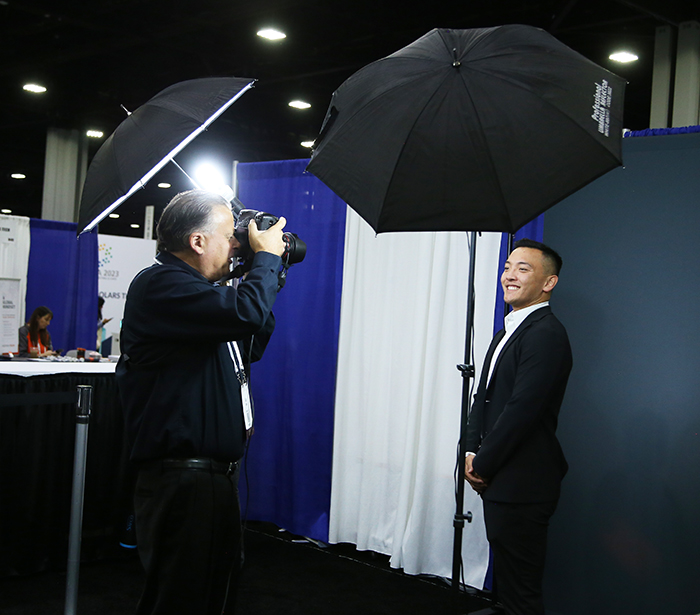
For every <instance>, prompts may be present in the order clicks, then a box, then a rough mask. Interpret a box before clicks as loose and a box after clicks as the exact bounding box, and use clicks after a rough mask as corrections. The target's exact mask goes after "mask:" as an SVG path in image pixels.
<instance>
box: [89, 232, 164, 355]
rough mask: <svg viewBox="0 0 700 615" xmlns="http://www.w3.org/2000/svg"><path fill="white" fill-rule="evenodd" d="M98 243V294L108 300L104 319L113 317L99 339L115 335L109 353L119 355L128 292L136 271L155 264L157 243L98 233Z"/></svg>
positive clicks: (104, 310) (103, 313)
mask: <svg viewBox="0 0 700 615" xmlns="http://www.w3.org/2000/svg"><path fill="white" fill-rule="evenodd" d="M97 243H98V257H99V264H98V289H99V296H100V297H102V298H104V300H105V303H104V306H103V307H102V318H111V319H112V320H110V321H109V322H108V323H107V324H106V325H105V326H104V329H103V330H98V332H97V334H98V339H99V341H100V342H103V341H105V340H108V339H109V338H112V348H111V350H110V354H119V344H118V339H119V330H120V329H121V322H122V317H123V316H124V304H125V303H126V293H127V291H128V290H129V285H130V284H131V280H133V279H134V277H135V276H136V274H137V273H138V272H139V271H141V270H142V269H145V268H146V267H149V266H150V265H152V264H153V258H154V257H155V255H156V242H155V240H153V239H139V238H135V237H117V236H116V235H98V236H97ZM97 341H98V340H96V342H97Z"/></svg>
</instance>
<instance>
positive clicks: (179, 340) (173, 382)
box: [116, 252, 281, 461]
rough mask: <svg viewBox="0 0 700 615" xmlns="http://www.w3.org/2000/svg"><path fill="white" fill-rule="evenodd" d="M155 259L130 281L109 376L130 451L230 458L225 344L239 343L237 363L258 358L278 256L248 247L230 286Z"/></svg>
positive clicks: (267, 328) (238, 443) (232, 380)
mask: <svg viewBox="0 0 700 615" xmlns="http://www.w3.org/2000/svg"><path fill="white" fill-rule="evenodd" d="M157 260H158V261H159V262H160V263H161V264H156V265H153V266H151V267H149V268H148V269H144V270H143V271H142V272H141V273H139V274H138V275H137V276H136V278H134V280H133V282H132V283H131V286H130V287H129V292H128V294H127V300H126V306H125V309H124V319H123V321H122V332H121V349H122V357H121V359H120V361H119V364H118V365H117V370H116V379H117V386H118V389H119V395H120V399H121V402H122V405H123V408H124V414H125V419H126V431H127V438H128V441H129V445H130V447H131V459H132V461H145V460H149V459H162V458H169V457H178V458H188V457H208V458H212V459H216V460H219V461H236V460H238V459H239V458H240V457H241V456H242V454H243V445H244V436H245V430H244V426H243V411H242V406H241V395H240V385H239V383H238V379H237V378H236V374H235V371H234V366H233V361H232V358H231V354H230V352H229V348H228V345H227V342H228V341H233V340H236V341H238V342H243V343H240V348H241V351H242V353H243V356H244V361H246V362H248V361H251V360H252V361H255V360H257V359H259V358H260V357H261V356H262V353H263V351H264V349H265V347H266V346H267V342H268V341H269V339H270V336H271V335H272V331H273V329H274V326H275V321H274V316H273V314H272V305H273V303H274V302H275V299H276V297H277V271H278V269H279V266H280V263H281V259H280V257H278V256H275V255H274V254H269V253H266V252H259V253H258V254H256V255H255V257H254V259H253V266H252V268H251V270H250V272H249V273H248V276H247V277H246V280H245V281H243V282H241V283H240V284H239V286H238V288H237V289H234V288H232V287H229V286H218V285H215V284H212V283H211V282H209V281H208V280H207V279H206V278H205V277H204V276H202V275H201V274H200V273H199V272H198V271H197V270H195V269H194V268H192V267H190V266H189V265H188V264H186V263H185V262H183V261H182V260H180V259H179V258H177V257H176V256H173V255H172V254H169V253H161V254H159V255H158V257H157ZM251 337H252V340H251Z"/></svg>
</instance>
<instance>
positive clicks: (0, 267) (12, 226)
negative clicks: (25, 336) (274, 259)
mask: <svg viewBox="0 0 700 615" xmlns="http://www.w3.org/2000/svg"><path fill="white" fill-rule="evenodd" d="M30 238H31V232H30V228H29V218H25V217H23V216H7V215H4V214H2V215H0V279H2V280H4V282H3V284H8V285H9V284H14V285H17V288H18V290H17V293H16V301H17V304H16V305H12V306H11V309H9V308H8V306H7V305H5V304H4V303H3V306H2V307H3V309H2V333H1V335H2V339H3V343H2V348H3V352H7V351H9V352H17V330H18V329H19V328H20V327H21V326H22V325H23V324H24V317H25V309H26V306H25V300H26V295H27V270H28V268H29V247H30ZM13 296H15V293H13ZM13 303H14V300H13ZM12 336H14V344H12V348H11V349H10V350H5V348H9V346H8V343H9V340H10V339H11V338H12ZM6 342H7V343H6Z"/></svg>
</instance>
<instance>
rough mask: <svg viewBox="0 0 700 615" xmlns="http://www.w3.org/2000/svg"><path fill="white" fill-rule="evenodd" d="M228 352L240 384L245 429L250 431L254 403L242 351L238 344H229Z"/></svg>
mask: <svg viewBox="0 0 700 615" xmlns="http://www.w3.org/2000/svg"><path fill="white" fill-rule="evenodd" d="M226 345H227V346H228V352H229V354H230V355H231V361H233V370H234V371H235V372H236V378H237V379H238V384H239V385H240V389H241V406H242V407H243V422H244V424H245V429H246V431H248V430H249V429H250V428H251V427H252V426H253V403H252V400H251V397H250V384H249V382H248V375H247V374H246V372H245V367H244V366H243V359H242V358H241V351H240V349H239V348H238V344H237V343H236V342H228V343H227V344H226Z"/></svg>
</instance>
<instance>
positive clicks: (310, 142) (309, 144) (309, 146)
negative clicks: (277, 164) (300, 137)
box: [301, 141, 316, 148]
mask: <svg viewBox="0 0 700 615" xmlns="http://www.w3.org/2000/svg"><path fill="white" fill-rule="evenodd" d="M314 143H316V141H302V142H301V146H302V147H308V148H312V147H313V146H314Z"/></svg>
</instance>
